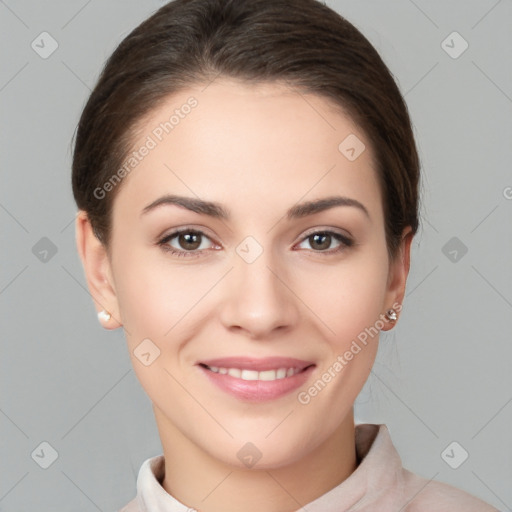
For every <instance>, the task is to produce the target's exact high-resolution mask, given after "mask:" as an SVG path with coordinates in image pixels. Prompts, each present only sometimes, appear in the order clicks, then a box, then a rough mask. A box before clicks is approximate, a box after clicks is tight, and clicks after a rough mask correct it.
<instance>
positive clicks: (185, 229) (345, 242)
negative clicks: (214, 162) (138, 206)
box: [156, 226, 356, 257]
mask: <svg viewBox="0 0 512 512" xmlns="http://www.w3.org/2000/svg"><path fill="white" fill-rule="evenodd" d="M208 231H209V230H207V229H206V228H204V227H203V226H201V227H193V226H182V227H180V228H175V229H174V230H171V231H170V232H169V233H167V234H163V235H161V236H159V237H158V239H157V242H156V244H157V245H158V246H160V247H161V248H162V249H163V250H164V251H166V252H169V253H172V254H173V255H178V256H185V257H195V256H200V255H201V254H202V253H204V252H207V251H211V250H218V248H219V246H220V247H221V248H222V245H221V244H219V243H218V242H216V241H215V237H212V236H211V235H210V234H209V233H208ZM191 232H192V233H195V234H198V235H200V236H202V237H205V238H208V239H209V240H210V241H211V243H212V245H213V246H214V248H209V249H196V250H193V251H186V250H183V249H176V248H174V247H172V246H169V245H168V243H169V242H170V241H171V240H173V239H174V238H175V237H177V236H179V235H180V234H182V233H191ZM164 233H165V232H164ZM320 233H322V234H328V235H337V236H335V237H334V238H336V239H337V240H338V242H340V244H341V245H342V246H344V247H345V248H347V249H348V248H349V247H352V246H354V245H356V242H355V240H354V238H353V237H352V235H349V234H346V232H345V233H344V232H342V231H341V230H339V229H338V228H332V227H318V226H316V227H313V228H310V229H308V230H306V231H305V232H304V233H303V234H302V235H301V238H300V239H299V240H298V241H297V242H295V243H294V244H293V247H295V246H296V245H298V244H301V243H303V242H304V241H306V240H307V239H308V238H309V237H310V236H312V235H315V234H320ZM338 237H340V238H339V239H338ZM215 246H216V247H215ZM338 251H339V249H334V250H332V249H329V250H326V251H314V250H312V249H310V250H309V252H313V253H318V254H333V253H336V252H338Z"/></svg>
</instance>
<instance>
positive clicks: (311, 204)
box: [141, 194, 370, 220]
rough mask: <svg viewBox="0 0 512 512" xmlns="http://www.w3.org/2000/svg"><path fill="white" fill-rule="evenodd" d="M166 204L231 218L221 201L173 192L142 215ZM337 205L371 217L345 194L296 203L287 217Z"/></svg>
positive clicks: (303, 215)
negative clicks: (353, 208)
mask: <svg viewBox="0 0 512 512" xmlns="http://www.w3.org/2000/svg"><path fill="white" fill-rule="evenodd" d="M164 205H175V206H181V207H182V208H186V209H187V210H190V211H192V212H195V213H199V214H201V215H208V216H210V217H213V218H216V219H223V220H229V218H230V213H229V211H228V210H226V209H225V208H224V207H223V206H222V205H221V204H219V203H215V202H212V201H203V200H202V199H196V198H193V197H186V196H177V195H171V194H167V195H164V196H162V197H159V198H158V199H156V200H155V201H153V202H152V203H150V204H148V205H147V206H146V207H145V208H144V209H143V210H142V212H141V216H142V215H145V214H147V213H149V212H150V211H152V210H155V209H156V208H159V207H161V206H164ZM336 206H352V207H355V208H358V209H359V210H361V211H362V212H364V214H365V215H366V217H368V218H369V219H370V214H369V213H368V210H367V209H366V207H365V206H364V205H363V204H362V203H360V202H359V201H357V200H356V199H352V198H350V197H344V196H331V197H325V198H323V199H317V200H315V201H308V202H305V203H300V204H297V205H294V206H292V207H291V208H290V209H289V210H288V211H287V212H286V217H287V219H288V220H292V219H298V218H302V217H307V216H308V215H313V214H315V213H319V212H322V211H325V210H328V209H330V208H334V207H336Z"/></svg>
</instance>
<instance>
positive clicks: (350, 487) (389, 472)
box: [119, 423, 499, 512]
mask: <svg viewBox="0 0 512 512" xmlns="http://www.w3.org/2000/svg"><path fill="white" fill-rule="evenodd" d="M356 450H357V457H358V460H360V461H361V462H360V463H359V465H358V467H357V468H356V470H355V471H354V472H353V473H352V474H351V475H350V476H349V477H348V478H347V479H346V480H344V481H343V482H341V483H340V484H339V485H338V486H336V487H334V488H333V489H331V490H330V491H328V492H326V493H325V494H324V495H322V496H320V497H319V498H317V499H316V500H314V501H312V502H310V503H308V504H305V505H303V508H300V509H299V510H298V511H297V512H356V511H357V512H399V511H400V512H462V511H463V512H499V511H498V509H496V508H494V507H492V506H490V505H488V504H487V503H485V502H484V501H482V500H480V499H479V498H477V497H476V496H473V495H472V494H469V493H467V492H465V491H462V490H460V489H457V488H455V487H452V486H450V485H447V484H444V483H441V482H437V481H435V480H427V479H426V478H422V477H420V476H419V475H416V474H414V473H412V472H410V471H409V470H407V469H405V468H404V467H403V466H402V460H401V459H400V456H399V454H398V452H397V451H396V448H395V447H394V446H393V443H392V441H391V437H390V435H389V431H388V428H387V427H386V425H384V424H380V425H373V424H370V423H365V424H359V425H356ZM163 477H164V456H163V455H159V456H156V457H152V458H149V459H146V460H145V461H144V463H143V464H142V466H141V468H140V471H139V475H138V478H137V496H136V497H135V498H134V499H133V500H132V501H130V502H129V503H128V504H127V505H126V506H125V507H124V508H123V509H121V510H120V511H119V512H192V511H193V510H194V509H191V508H189V507H187V506H186V505H184V504H183V503H181V502H179V501H178V500H177V499H175V498H174V497H173V496H171V495H170V494H168V493H167V492H166V491H165V490H164V488H163V487H162V485H161V483H160V482H162V481H163Z"/></svg>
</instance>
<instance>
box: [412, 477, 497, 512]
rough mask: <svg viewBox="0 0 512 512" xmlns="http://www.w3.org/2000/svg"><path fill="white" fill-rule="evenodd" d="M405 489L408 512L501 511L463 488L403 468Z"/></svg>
mask: <svg viewBox="0 0 512 512" xmlns="http://www.w3.org/2000/svg"><path fill="white" fill-rule="evenodd" d="M403 490H404V496H405V498H406V502H407V505H406V508H405V509H404V511H407V512H431V511H435V512H453V511H454V510H464V512H499V511H498V509H496V508H494V507H493V506H491V505H489V504H488V503H486V502H485V501H482V500H481V499H480V498H478V497H476V496H474V495H473V494H470V493H468V492H466V491H463V490H462V489H458V488H456V487H453V486H451V485H448V484H445V483H443V482H439V481H437V480H428V479H426V478H423V477H421V476H419V475H417V474H415V473H412V472H411V471H409V470H407V469H405V468H404V469H403Z"/></svg>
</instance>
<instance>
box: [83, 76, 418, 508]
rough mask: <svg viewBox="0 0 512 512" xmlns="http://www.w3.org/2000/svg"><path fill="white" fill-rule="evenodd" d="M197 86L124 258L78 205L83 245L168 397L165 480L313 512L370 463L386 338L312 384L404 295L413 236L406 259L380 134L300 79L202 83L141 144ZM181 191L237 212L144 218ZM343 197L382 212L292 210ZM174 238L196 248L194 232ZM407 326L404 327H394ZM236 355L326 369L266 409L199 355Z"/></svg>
mask: <svg viewBox="0 0 512 512" xmlns="http://www.w3.org/2000/svg"><path fill="white" fill-rule="evenodd" d="M191 95H193V96H194V97H195V98H196V99H197V101H198V105H197V107H196V108H194V109H193V110H192V111H191V112H190V113H189V114H188V115H187V116H186V117H184V118H183V119H180V123H179V125H177V126H176V127H175V129H174V130H173V131H172V132H170V133H169V134H167V135H166V136H165V137H164V138H163V140H162V141H161V142H159V143H158V145H157V146H156V147H155V148H154V149H152V150H151V151H150V152H149V154H148V155H147V156H146V157H145V158H144V159H143V160H142V161H141V162H140V163H139V165H138V166H137V167H136V168H135V169H134V170H133V171H132V172H131V173H130V174H128V175H127V176H126V177H125V178H124V179H123V182H122V184H121V185H120V186H121V188H120V190H118V191H117V192H118V195H117V197H116V199H115V202H114V207H113V235H112V244H111V247H110V248H109V251H107V250H106V249H105V248H104V247H103V246H102V245H101V244H100V243H99V241H98V240H97V239H96V238H95V236H94V235H93V233H92V231H91V226H90V223H89V222H88V220H87V216H86V214H85V212H82V211H79V213H78V215H77V220H76V235H77V247H78V252H79V255H80V258H81V260H82V263H83V265H84V270H85V274H86V279H87V283H88V286H89V289H90V292H91V295H92V297H93V299H94V303H95V306H96V309H97V311H100V310H102V309H106V310H107V311H109V312H111V314H112V319H110V320H109V321H108V322H104V327H105V328H107V329H114V328H117V327H119V326H121V325H122V326H123V328H124V330H125V334H126V339H127V344H128V349H129V353H130V357H131V359H132V364H133V368H134V370H135V372H136V375H137V377H138V379H139V381H140V383H141V385H142V386H143V388H144V390H145V391H146V392H147V394H148V396H149V398H150V399H151V401H152V403H153V409H154V413H155V419H156V423H157V426H158V430H159V434H160V438H161V441H162V446H163V452H164V456H165V479H164V481H163V482H162V485H163V487H164V489H165V490H166V491H167V492H169V493H170V494H172V495H173V496H174V497H175V498H176V499H178V500H179V501H181V502H182V503H184V504H185V505H187V506H189V507H194V508H197V509H199V510H201V511H206V512H220V511H223V512H231V511H240V510H244V511H246V512H252V511H258V512H259V511H261V510H266V511H270V512H285V511H293V510H297V509H299V508H300V507H301V506H303V505H306V504H307V503H309V502H311V501H313V500H314V499H316V498H318V497H319V496H321V495H322V494H324V493H325V492H327V491H328V490H330V489H332V488H333V487H335V486H336V485H338V484H339V483H340V482H342V481H343V480H345V479H346V478H348V477H349V476H350V474H351V473H352V472H353V471H354V470H355V469H356V467H357V462H358V461H357V459H356V451H355V440H354V416H353V404H354V401H355V399H356V397H357V395H358V393H359V392H360V390H361V389H362V387H363V385H364V383H365V381H366V379H367V377H368V375H369V373H370V370H371V368H372V365H373V362H374V359H375V356H376V353H377V347H378V335H377V336H374V337H373V338H371V340H370V341H369V343H368V344H367V345H366V346H364V348H363V349H362V350H361V351H360V352H359V353H358V354H357V355H355V356H354V358H353V359H352V360H351V361H350V362H348V364H346V366H345V367H344V368H343V370H342V371H340V372H339V373H338V374H337V375H336V377H335V378H333V379H332V380H331V382H329V383H328V384H327V385H326V386H325V387H324V389H323V390H322V391H321V392H319V393H318V394H317V396H315V397H314V398H312V399H311V401H310V402H309V403H308V404H307V405H305V404H301V403H299V401H298V400H297V394H298V392H299V391H301V390H307V389H308V388H309V387H310V386H311V385H312V384H313V383H314V382H316V381H317V380H318V379H319V378H320V377H321V375H322V374H323V373H324V372H325V371H326V370H327V369H328V368H329V367H332V365H333V364H334V362H335V361H336V359H337V357H338V355H340V354H343V353H344V352H346V351H347V350H348V349H349V347H350V345H351V343H352V341H353V340H355V339H356V338H357V336H358V334H359V333H361V332H362V331H364V329H365V328H367V327H370V326H374V325H375V323H376V321H377V320H378V319H379V318H382V317H381V315H382V314H383V313H385V311H386V310H387V309H389V308H390V307H392V306H393V304H396V303H398V304H401V302H402V299H403V296H404V291H405V285H406V279H407V275H408V272H409V254H410V245H411V240H412V235H411V234H410V230H409V229H407V230H405V231H404V238H403V242H402V244H401V246H400V251H399V253H398V255H397V257H396V258H395V259H394V260H392V261H390V260H389V259H388V254H387V249H386V240H385V232H384V216H383V210H382V197H381V192H380V189H379V185H378V182H377V177H376V174H375V169H374V165H373V153H372V149H371V141H370V140H368V138H367V137H366V135H365V134H364V133H363V132H362V131H361V130H360V129H359V128H358V127H357V126H356V125H354V124H353V123H352V121H351V120H350V119H349V118H348V117H346V116H345V115H343V114H342V113H341V112H340V111H339V110H335V109H333V108H332V105H330V104H329V103H328V101H327V100H326V99H323V98H321V97H319V96H315V95H302V94H299V93H297V92H295V91H293V90H291V89H289V88H287V87H285V86H284V85H278V84H275V83H274V84H259V85H250V84H244V83H242V82H236V81H231V80H228V79H217V80H216V81H215V82H213V83H211V84H210V85H209V86H208V87H206V88H205V85H204V84H203V85H201V86H199V85H198V86H191V87H190V88H188V89H187V90H186V91H182V92H180V93H179V94H176V95H174V96H172V97H170V98H168V99H167V100H166V102H165V104H162V105H160V106H159V107H158V108H157V109H155V110H154V111H153V112H151V113H150V115H149V116H147V117H146V119H145V120H144V123H142V125H141V130H140V131H139V132H138V135H137V138H136V140H135V143H134V148H139V147H140V146H141V145H142V144H143V143H144V140H146V137H147V136H148V134H151V133H152V130H154V129H155V127H156V126H158V125H159V123H160V122H162V121H164V120H166V119H168V118H169V112H171V111H172V110H174V109H175V108H179V107H180V105H183V104H184V103H185V102H186V101H187V99H188V98H189V97H190V96H191ZM351 133H353V134H355V135H356V136H357V137H358V138H359V139H360V140H361V141H363V142H364V144H365V146H366V150H365V151H363V153H362V154H361V155H360V156H359V157H358V158H357V159H356V160H354V161H349V160H348V159H347V158H346V157H345V156H344V155H343V154H342V153H341V152H340V151H339V150H338V145H339V144H340V142H341V141H342V140H343V139H345V137H347V136H348V135H349V134H351ZM165 193H169V194H178V195H183V196H187V197H193V198H201V199H203V200H208V201H215V202H218V203H221V204H222V205H223V207H224V208H225V209H227V210H229V212H230V214H231V218H230V219H229V220H220V219H215V218H212V217H209V216H207V215H204V214H199V213H195V212H191V211H189V210H187V209H185V208H183V207H180V206H176V205H166V206H162V207H160V208H157V209H155V210H153V211H151V212H149V213H147V214H145V215H141V211H142V210H143V208H144V207H145V206H147V205H148V204H149V203H151V202H152V201H154V200H155V199H157V198H159V197H161V196H162V195H164V194H165ZM335 194H339V195H343V196H346V197H349V198H353V199H356V200H358V201H360V202H361V203H362V204H363V205H364V206H365V207H366V208H367V210H368V213H369V218H368V217H367V216H366V215H365V214H364V212H363V211H361V210H360V209H358V208H356V207H353V206H337V207H334V208H331V209H328V210H325V211H321V212H318V213H315V214H313V215H309V216H307V217H303V218H298V219H292V220H289V219H287V218H286V216H285V212H286V211H287V210H288V208H290V207H292V206H293V205H295V204H296V203H298V202H305V201H312V200H316V199H320V198H324V197H330V196H332V195H335ZM180 227H190V228H194V229H196V230H201V231H203V232H204V233H205V235H206V236H205V237H204V238H202V239H201V245H200V247H199V249H195V257H178V256H175V255H172V254H170V253H167V252H165V251H164V250H163V249H162V247H161V246H159V245H158V243H157V242H158V240H160V239H162V238H163V237H164V235H167V234H169V233H171V232H172V231H173V230H174V229H176V228H180ZM322 230H323V231H326V230H330V231H334V232H337V233H341V234H343V235H345V236H348V237H350V238H351V239H352V240H353V241H354V245H352V246H350V247H349V246H344V245H343V244H342V243H340V242H338V241H337V240H336V239H335V238H332V239H331V242H330V243H329V240H327V241H326V242H325V244H326V246H327V248H325V246H324V249H323V251H322V244H321V241H320V242H317V243H315V241H314V240H313V239H312V238H308V236H309V235H311V233H312V232H319V231H320V232H321V231H322ZM306 235H308V236H306ZM247 236H252V237H253V238H254V239H255V240H257V242H258V243H259V245H260V246H261V248H262V249H263V252H262V254H261V255H260V256H259V257H258V258H257V259H256V260H255V261H254V262H252V263H247V262H246V261H245V260H244V259H242V258H241V257H240V256H239V255H238V254H237V252H236V248H237V246H238V244H240V242H242V240H244V239H245V238H246V237H247ZM167 245H170V246H172V247H173V248H175V249H177V250H179V249H181V250H182V251H186V249H187V247H189V246H186V245H184V242H183V241H182V243H181V245H180V243H179V239H178V237H175V238H174V239H173V240H172V241H169V242H167ZM319 246H320V247H319ZM336 248H341V250H340V251H339V252H334V251H335V250H336ZM326 250H327V251H332V252H331V253H330V254H327V253H325V251H326ZM392 327H393V324H392V323H390V322H387V323H386V324H385V326H384V327H383V328H382V329H383V330H388V329H390V328H392ZM146 338H149V339H150V340H151V341H152V343H154V344H155V345H156V346H157V347H158V349H159V350H160V355H159V357H158V358H157V359H155V360H154V362H152V363H151V364H150V365H149V366H145V365H144V364H141V362H140V360H139V359H138V358H137V357H136V356H135V354H134V350H135V349H136V347H137V346H138V345H139V344H140V343H141V341H142V340H143V339H146ZM235 355H246V356H254V357H258V358H259V357H265V356H273V355H280V356H289V357H296V358H299V359H305V360H307V361H313V362H314V363H315V364H316V367H315V369H314V371H313V373H312V374H311V376H310V378H309V380H308V382H307V383H306V385H305V386H302V387H301V388H300V389H299V390H297V391H294V392H292V393H289V394H287V395H285V396H283V397H280V398H278V399H276V400H270V401H266V402H261V403H250V402H246V401H245V402H244V401H242V400H238V399H236V398H234V397H232V396H231V395H228V394H226V393H224V392H223V391H221V390H219V389H217V387H216V386H213V385H212V384H210V382H209V380H208V379H206V377H205V376H204V375H203V373H202V371H200V370H199V368H198V367H197V365H196V363H197V362H198V361H200V360H206V359H210V358H214V357H225V356H235ZM247 442H251V443H253V444H254V445H255V446H256V447H257V448H258V450H259V451H260V452H261V454H262V457H261V459H260V460H259V461H258V463H257V464H256V465H255V466H253V467H252V468H251V469H249V468H247V467H246V466H244V464H243V463H242V462H241V460H239V459H238V457H237V452H238V451H239V450H240V448H241V447H242V446H244V445H245V444H246V443H247Z"/></svg>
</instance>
